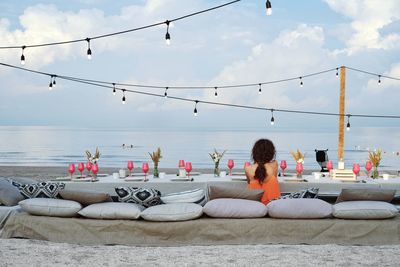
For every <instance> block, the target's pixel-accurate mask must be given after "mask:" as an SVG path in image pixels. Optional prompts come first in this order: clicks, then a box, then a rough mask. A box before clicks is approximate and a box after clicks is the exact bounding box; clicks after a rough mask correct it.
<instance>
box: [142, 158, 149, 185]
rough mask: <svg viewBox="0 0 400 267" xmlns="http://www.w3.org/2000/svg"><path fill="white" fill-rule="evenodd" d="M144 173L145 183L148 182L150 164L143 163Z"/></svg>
mask: <svg viewBox="0 0 400 267" xmlns="http://www.w3.org/2000/svg"><path fill="white" fill-rule="evenodd" d="M142 171H143V172H144V181H145V182H147V176H146V175H147V172H148V171H149V164H148V163H147V162H143V164H142Z"/></svg>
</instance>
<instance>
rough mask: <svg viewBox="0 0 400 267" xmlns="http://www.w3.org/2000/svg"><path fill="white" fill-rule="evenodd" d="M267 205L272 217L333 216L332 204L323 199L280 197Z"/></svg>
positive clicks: (311, 217)
mask: <svg viewBox="0 0 400 267" xmlns="http://www.w3.org/2000/svg"><path fill="white" fill-rule="evenodd" d="M267 207H268V215H269V216H270V217H272V218H285V219H320V218H327V217H330V216H332V205H331V204H329V203H328V202H325V201H323V200H321V199H313V198H292V199H290V198H289V199H278V200H274V201H271V202H270V203H269V204H268V205H267Z"/></svg>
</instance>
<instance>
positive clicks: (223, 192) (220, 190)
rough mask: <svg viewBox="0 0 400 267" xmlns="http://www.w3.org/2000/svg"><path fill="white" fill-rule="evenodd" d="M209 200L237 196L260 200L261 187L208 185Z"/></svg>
mask: <svg viewBox="0 0 400 267" xmlns="http://www.w3.org/2000/svg"><path fill="white" fill-rule="evenodd" d="M208 191H209V193H208V194H209V196H210V200H213V199H217V198H239V199H248V200H255V201H261V198H262V196H263V194H264V190H262V189H247V188H245V187H243V188H238V187H236V186H229V185H210V186H209V188H208Z"/></svg>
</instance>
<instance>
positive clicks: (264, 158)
mask: <svg viewBox="0 0 400 267" xmlns="http://www.w3.org/2000/svg"><path fill="white" fill-rule="evenodd" d="M275 155H276V151H275V146H274V144H273V143H272V142H271V141H270V140H268V139H260V140H258V141H257V142H255V144H254V146H253V150H252V152H251V156H252V158H253V160H254V163H257V164H258V166H257V169H256V173H255V175H254V178H255V179H257V180H258V181H259V182H260V184H262V183H263V182H264V180H265V178H266V177H267V169H265V166H264V164H265V163H267V162H270V161H272V160H274V159H275Z"/></svg>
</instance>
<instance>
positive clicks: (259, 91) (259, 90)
mask: <svg viewBox="0 0 400 267" xmlns="http://www.w3.org/2000/svg"><path fill="white" fill-rule="evenodd" d="M258 86H259V88H258V94H259V95H261V83H259V84H258Z"/></svg>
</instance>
